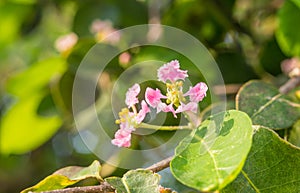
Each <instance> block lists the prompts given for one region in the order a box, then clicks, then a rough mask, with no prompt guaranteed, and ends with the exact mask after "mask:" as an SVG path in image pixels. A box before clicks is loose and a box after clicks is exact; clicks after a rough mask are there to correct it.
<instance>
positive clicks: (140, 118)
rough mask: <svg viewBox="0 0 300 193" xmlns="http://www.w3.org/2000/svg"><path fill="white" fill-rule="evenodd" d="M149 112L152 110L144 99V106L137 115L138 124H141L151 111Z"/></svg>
mask: <svg viewBox="0 0 300 193" xmlns="http://www.w3.org/2000/svg"><path fill="white" fill-rule="evenodd" d="M149 112H150V109H149V107H148V105H147V103H146V102H145V101H144V100H143V101H142V108H141V110H140V112H139V113H138V114H137V116H136V122H137V124H140V123H141V122H142V121H143V120H144V118H145V116H146V114H147V113H149Z"/></svg>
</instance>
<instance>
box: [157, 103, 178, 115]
mask: <svg viewBox="0 0 300 193" xmlns="http://www.w3.org/2000/svg"><path fill="white" fill-rule="evenodd" d="M161 111H162V112H165V113H167V112H171V113H172V114H173V116H174V117H175V118H177V115H176V113H175V110H174V108H173V104H169V105H166V104H165V103H162V102H161V103H159V104H158V106H157V113H159V112H161Z"/></svg>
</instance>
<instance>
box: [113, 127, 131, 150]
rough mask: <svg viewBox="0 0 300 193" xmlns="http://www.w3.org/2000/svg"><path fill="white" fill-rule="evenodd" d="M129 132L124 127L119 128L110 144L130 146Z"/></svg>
mask: <svg viewBox="0 0 300 193" xmlns="http://www.w3.org/2000/svg"><path fill="white" fill-rule="evenodd" d="M130 140H131V132H130V131H127V130H125V129H119V130H118V131H117V132H116V133H115V139H113V140H112V141H111V143H112V144H114V145H116V146H118V147H130V145H131V142H130Z"/></svg>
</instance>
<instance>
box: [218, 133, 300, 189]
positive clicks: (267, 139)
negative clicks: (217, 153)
mask: <svg viewBox="0 0 300 193" xmlns="http://www.w3.org/2000/svg"><path fill="white" fill-rule="evenodd" d="M299 168H300V149H299V148H296V147H295V146H293V145H291V144H289V143H288V142H286V141H285V140H283V139H281V138H280V137H279V136H278V135H277V134H276V133H275V132H274V131H272V130H270V129H267V128H258V129H257V130H256V131H255V134H254V136H253V145H252V147H251V151H250V153H249V155H248V158H247V161H246V163H245V165H244V168H243V170H242V172H241V173H240V175H239V176H238V177H237V178H236V180H234V181H233V182H232V183H231V184H229V185H228V186H227V187H226V188H225V189H224V190H222V191H221V192H222V193H232V192H243V193H257V192H260V193H270V192H276V193H287V192H288V193H298V192H299V190H300V170H299Z"/></svg>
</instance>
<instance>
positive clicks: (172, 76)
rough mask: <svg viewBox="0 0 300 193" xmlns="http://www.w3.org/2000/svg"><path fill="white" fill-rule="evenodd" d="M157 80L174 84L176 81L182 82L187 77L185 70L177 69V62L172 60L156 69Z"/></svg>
mask: <svg viewBox="0 0 300 193" xmlns="http://www.w3.org/2000/svg"><path fill="white" fill-rule="evenodd" d="M157 76H158V80H159V81H162V82H164V83H166V81H167V80H170V81H171V82H175V81H176V80H180V79H181V80H184V79H185V78H186V77H188V75H187V70H180V69H179V62H178V60H172V61H171V62H169V63H167V64H164V65H163V66H162V67H160V68H159V69H158V74H157Z"/></svg>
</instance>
